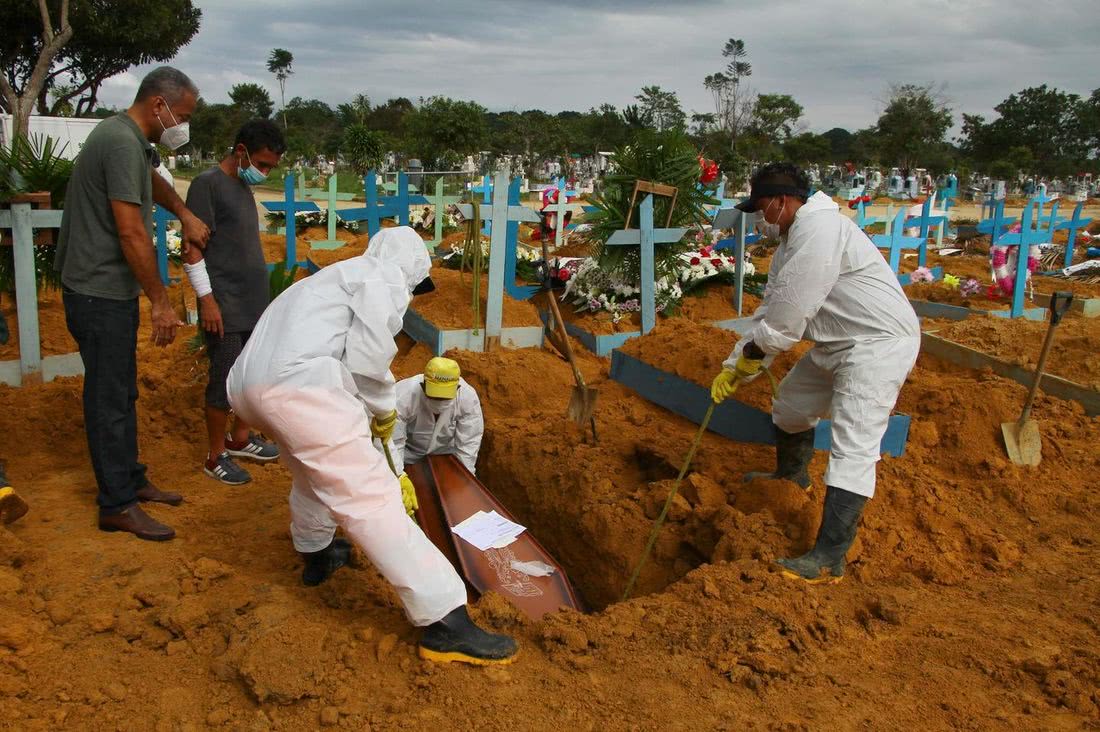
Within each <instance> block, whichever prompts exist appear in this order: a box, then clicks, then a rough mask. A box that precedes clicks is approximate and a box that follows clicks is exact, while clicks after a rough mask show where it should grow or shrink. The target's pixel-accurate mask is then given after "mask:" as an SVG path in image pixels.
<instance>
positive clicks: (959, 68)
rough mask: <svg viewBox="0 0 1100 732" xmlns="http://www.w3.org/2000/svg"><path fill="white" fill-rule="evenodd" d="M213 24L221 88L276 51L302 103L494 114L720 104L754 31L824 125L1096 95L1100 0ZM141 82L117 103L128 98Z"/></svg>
mask: <svg viewBox="0 0 1100 732" xmlns="http://www.w3.org/2000/svg"><path fill="white" fill-rule="evenodd" d="M197 4H198V5H199V6H200V7H201V8H202V10H203V20H202V27H201V29H200V31H199V34H198V35H197V36H196V38H195V40H194V41H192V43H191V45H189V46H188V47H187V48H185V49H183V50H182V51H181V52H180V54H179V55H178V56H177V57H176V58H175V59H174V60H173V62H172V63H173V65H175V66H178V67H179V68H181V69H183V70H184V71H186V72H188V73H189V74H190V75H191V76H192V77H193V78H194V79H195V80H196V82H198V83H199V85H200V88H201V89H202V92H203V96H204V97H206V98H207V99H208V100H210V101H225V100H226V99H227V98H228V91H229V88H230V87H231V86H232V85H233V84H235V83H239V82H241V81H251V82H256V83H260V84H262V85H263V86H265V87H266V88H267V89H268V90H269V91H270V92H271V94H272V98H274V99H278V86H277V84H276V83H275V80H274V79H273V78H272V76H271V75H270V74H269V73H268V72H267V69H266V60H267V56H268V54H269V53H270V51H271V49H272V48H276V47H280V48H286V49H289V50H290V51H291V52H292V53H293V54H294V67H293V68H294V75H293V76H291V77H290V79H289V80H288V82H287V98H288V100H289V99H290V98H291V97H294V96H301V97H304V98H318V99H322V100H324V101H326V102H328V103H329V104H333V105H335V104H338V103H340V102H343V101H346V100H347V99H349V98H350V97H351V96H353V95H354V94H357V93H366V94H367V95H368V96H370V98H371V99H372V100H374V101H376V102H381V101H384V100H385V99H387V98H390V97H396V96H405V97H409V98H411V99H414V100H415V99H417V98H418V97H428V96H431V95H434V94H445V95H448V96H452V97H457V98H464V99H473V100H475V101H478V102H480V103H481V104H483V105H485V106H487V107H488V108H490V109H494V110H504V109H531V108H541V109H545V110H547V111H550V112H556V111H560V110H563V109H578V110H584V109H588V108H589V107H593V106H598V105H599V104H600V103H602V102H610V103H612V104H615V105H616V106H618V107H620V108H621V107H622V106H623V105H626V104H629V103H631V102H632V101H633V97H634V95H635V94H637V93H638V90H639V89H640V88H641V87H642V86H643V85H646V84H659V85H660V86H662V87H664V88H666V89H672V90H674V91H676V92H677V93H678V94H679V97H680V100H681V102H682V104H683V106H684V108H685V109H687V110H688V111H689V112H690V111H698V112H705V111H708V110H710V109H711V107H712V102H711V100H710V95H709V93H708V92H707V91H706V90H705V89H704V88H703V85H702V80H703V77H704V76H706V75H707V74H709V73H713V72H714V71H717V70H719V69H721V68H722V67H723V65H724V63H725V60H724V59H723V58H722V57H721V49H722V46H723V44H724V43H725V41H726V39H727V38H729V37H731V36H732V37H737V38H742V39H744V41H745V43H746V47H747V50H748V56H749V60H750V61H751V62H752V64H753V74H752V76H751V78H750V79H749V83H750V84H751V85H752V87H753V88H755V89H756V90H757V91H760V92H769V93H770V92H776V93H785V94H791V95H792V96H793V97H794V98H795V99H796V100H797V101H798V102H799V103H800V104H802V105H803V107H804V108H805V110H806V115H805V118H804V120H803V121H804V122H805V124H807V125H808V126H809V128H810V129H813V130H817V131H823V130H826V129H828V128H831V127H835V126H840V127H845V128H848V129H858V128H860V127H865V126H867V125H869V124H872V123H873V122H874V121H875V119H877V116H878V114H879V112H880V111H881V102H880V100H881V99H882V97H883V96H884V93H885V91H886V89H887V87H888V85H889V84H890V83H892V82H899V83H907V82H915V83H927V82H934V83H944V84H946V87H945V91H946V95H947V97H948V100H949V102H950V104H951V106H952V108H953V109H954V110H955V112H956V119H958V118H959V117H961V114H960V113H961V112H967V113H980V114H985V115H986V116H987V117H989V116H992V114H993V112H992V107H993V106H994V105H995V104H997V103H998V102H1000V101H1001V100H1002V99H1004V98H1005V97H1007V96H1008V95H1009V94H1010V93H1012V92H1015V91H1019V90H1020V89H1023V88H1025V87H1027V86H1031V85H1035V84H1042V83H1047V84H1050V85H1053V86H1057V87H1059V88H1061V89H1064V90H1067V91H1072V92H1077V93H1080V94H1088V93H1089V92H1091V90H1092V89H1093V88H1095V87H1096V86H1100V82H1097V81H1096V75H1095V62H1096V52H1095V38H1096V37H1097V36H1098V35H1100V13H1097V12H1096V8H1095V0H1062V2H1060V3H1058V4H1047V5H1045V6H1043V8H1042V9H1041V11H1038V10H1036V6H1035V5H1034V4H1033V3H1030V2H1024V1H1023V0H1004V1H1002V2H994V1H993V0H926V1H925V2H922V3H884V2H871V1H870V0H848V1H847V2H840V1H839V0H819V1H818V2H814V3H810V2H806V1H805V0H797V1H796V0H786V1H782V0H781V1H776V0H771V1H770V2H764V1H763V0H736V1H734V0H672V1H669V0H539V1H536V0H480V1H479V2H476V3H458V2H447V1H446V0H371V2H362V0H315V1H313V2H303V1H301V0H275V1H273V0H237V1H236V2H233V3H226V2H220V1H218V2H214V1H212V0H211V1H204V0H197ZM146 70H147V68H145V67H142V68H139V69H135V70H133V71H131V72H128V73H127V75H125V79H126V81H125V82H123V81H118V82H114V83H112V84H111V85H108V86H105V88H104V91H103V97H102V100H103V101H104V102H105V103H108V104H114V105H120V106H124V105H125V104H127V103H128V102H129V96H130V95H132V87H133V84H132V83H131V81H130V78H131V77H132V78H133V79H137V78H140V76H141V74H143V73H144V72H145V71H146Z"/></svg>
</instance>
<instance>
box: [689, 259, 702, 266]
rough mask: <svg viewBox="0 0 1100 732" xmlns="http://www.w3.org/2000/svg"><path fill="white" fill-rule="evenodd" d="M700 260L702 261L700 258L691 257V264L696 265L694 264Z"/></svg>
mask: <svg viewBox="0 0 1100 732" xmlns="http://www.w3.org/2000/svg"><path fill="white" fill-rule="evenodd" d="M700 261H702V260H700V259H699V257H692V258H691V264H692V265H693V266H694V265H696V264H699V262H700Z"/></svg>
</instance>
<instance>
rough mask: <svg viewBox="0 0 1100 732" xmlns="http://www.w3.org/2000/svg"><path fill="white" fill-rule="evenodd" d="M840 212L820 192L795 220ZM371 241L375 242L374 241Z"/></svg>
mask: <svg viewBox="0 0 1100 732" xmlns="http://www.w3.org/2000/svg"><path fill="white" fill-rule="evenodd" d="M839 210H840V206H838V205H837V203H836V201H834V200H833V199H831V198H829V196H827V195H825V194H824V193H822V192H821V191H818V192H817V193H815V194H813V195H812V196H810V197H809V198H807V199H806V203H804V204H802V205H801V206H800V207H799V209H798V211H797V212H796V213H795V220H796V221H797V220H798V218H799V217H800V216H809V215H810V214H812V213H817V212H818V211H839ZM371 241H374V240H373V239H372V240H371Z"/></svg>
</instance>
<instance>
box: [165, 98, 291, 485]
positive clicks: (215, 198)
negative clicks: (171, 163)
mask: <svg viewBox="0 0 1100 732" xmlns="http://www.w3.org/2000/svg"><path fill="white" fill-rule="evenodd" d="M285 151H286V142H284V140H283V133H282V131H281V130H280V129H279V127H278V125H276V124H275V123H274V122H272V121H271V120H266V119H256V120H252V121H251V122H248V123H246V124H245V125H244V126H243V127H241V129H240V130H239V131H238V132H237V139H236V141H235V142H234V143H233V149H232V150H231V151H230V153H229V154H228V155H227V156H226V157H225V158H224V159H223V160H222V161H221V163H219V164H218V166H217V167H215V168H211V169H210V170H207V171H206V172H204V173H202V174H200V175H198V176H197V177H196V178H195V180H193V181H191V187H190V188H188V190H187V207H188V208H190V209H191V210H192V211H194V212H195V215H196V216H198V217H199V218H200V219H202V220H203V221H204V222H205V223H206V225H207V226H209V227H210V241H209V243H208V244H207V247H206V250H205V251H204V252H202V253H200V252H199V251H198V250H197V249H192V250H191V251H190V252H189V253H188V254H187V255H186V256H185V257H184V262H185V263H184V269H185V270H186V272H187V276H188V278H189V279H190V280H191V284H192V286H193V287H194V288H195V293H196V294H197V295H198V296H199V311H200V317H201V322H202V327H203V330H204V331H205V332H206V349H207V355H208V356H209V363H210V373H209V377H208V381H207V386H206V430H207V437H208V439H209V441H210V452H209V453H207V456H206V462H205V464H204V465H203V472H205V473H206V474H207V475H209V476H210V477H211V478H214V479H215V480H219V481H221V482H222V483H225V484H226V485H240V484H242V483H247V482H248V481H250V480H252V477H251V476H250V475H249V474H248V472H247V471H246V470H245V469H244V468H242V467H241V466H240V465H238V464H237V463H236V462H235V461H234V460H233V458H246V459H249V460H254V461H257V462H264V463H266V462H271V461H272V460H276V459H278V457H279V449H278V448H277V447H276V446H275V444H274V443H271V442H268V441H266V440H263V439H261V438H260V437H259V436H258V435H254V434H252V432H251V429H250V428H249V425H248V424H247V423H246V422H245V421H244V420H243V419H241V417H240V415H237V417H236V420H235V422H234V425H233V431H232V433H231V434H227V433H226V427H228V424H229V400H228V398H227V397H226V393H225V379H226V377H227V376H229V369H231V368H232V367H233V363H234V362H235V361H236V360H237V356H239V355H241V350H242V349H243V348H244V344H245V343H247V342H248V336H249V335H251V333H252V329H253V328H254V327H255V326H256V321H258V320H259V319H260V315H262V314H263V312H264V308H266V307H267V304H268V299H269V292H270V287H269V285H268V274H267V263H266V262H264V253H263V248H262V247H261V245H260V222H259V216H258V215H257V213H256V199H255V197H254V196H253V195H252V188H251V187H252V186H254V185H256V184H258V183H262V182H263V181H264V179H266V178H267V176H268V174H269V173H270V172H271V171H272V169H274V168H275V166H277V165H278V164H279V158H281V157H282V155H283V153H284V152H285Z"/></svg>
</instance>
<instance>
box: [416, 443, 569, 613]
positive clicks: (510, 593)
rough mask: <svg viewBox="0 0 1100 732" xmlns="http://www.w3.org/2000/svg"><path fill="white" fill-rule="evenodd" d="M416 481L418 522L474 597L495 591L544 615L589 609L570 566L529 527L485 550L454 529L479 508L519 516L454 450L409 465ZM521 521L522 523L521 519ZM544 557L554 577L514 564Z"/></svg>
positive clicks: (524, 610) (527, 610)
mask: <svg viewBox="0 0 1100 732" xmlns="http://www.w3.org/2000/svg"><path fill="white" fill-rule="evenodd" d="M405 471H406V472H407V473H408V474H409V478H411V479H412V482H413V485H415V486H416V499H417V501H418V502H419V504H420V509H419V510H418V511H417V515H416V518H417V521H419V522H420V526H421V528H422V529H423V530H424V533H425V534H427V536H428V538H429V539H431V540H432V543H433V544H435V545H436V546H437V547H439V549H440V551H442V552H443V553H444V554H445V555H446V556H447V558H448V559H449V560H450V561H451V564H453V565H454V567H455V569H456V570H458V573H459V574H460V575H462V577H463V579H464V580H465V581H466V586H467V588H468V590H469V592H470V595H471V599H474V600H476V599H477V598H478V597H480V596H481V595H482V594H483V593H485V592H488V591H489V590H492V591H494V592H496V593H498V594H499V595H501V596H502V597H504V598H506V599H507V600H508V601H509V602H511V603H512V604H513V605H515V606H516V608H517V609H519V610H520V611H521V612H522V613H523V614H524V615H526V616H528V617H529V618H531V619H532V620H538V619H539V618H541V617H542V616H543V615H545V614H547V613H551V612H554V611H556V610H558V609H560V608H562V607H569V608H573V609H574V610H579V611H581V612H584V610H585V608H584V605H583V603H582V602H581V600H580V598H579V597H578V596H577V594H576V592H574V590H573V587H572V585H570V583H569V578H568V577H567V576H566V574H565V569H564V568H563V567H562V566H561V565H560V564H558V562H557V561H556V560H555V559H554V557H552V556H551V555H550V552H548V551H546V549H544V548H543V547H542V545H541V544H539V543H538V541H536V540H535V538H534V537H533V536H531V532H530V531H525V532H523V533H522V534H520V535H519V537H518V538H517V539H516V540H515V541H514V542H513V543H512V544H509V545H508V546H507V547H505V548H503V549H487V550H486V551H481V550H480V549H478V548H477V547H475V546H474V545H473V544H470V543H468V542H466V541H465V540H464V539H462V538H460V537H459V536H458V535H457V534H455V533H454V532H452V531H451V527H452V526H457V525H458V524H459V523H461V522H462V521H464V520H466V519H467V518H469V517H470V516H471V515H473V514H475V513H477V512H478V511H487V512H488V511H496V512H497V513H498V514H500V515H501V516H504V517H505V518H508V519H510V520H512V521H515V520H516V519H515V517H514V516H513V515H512V514H511V513H509V511H508V509H506V508H505V507H504V506H503V505H502V504H501V503H500V501H498V500H497V499H496V498H495V497H494V496H493V494H492V493H490V492H489V490H488V489H487V488H486V487H485V486H483V485H482V484H481V483H480V482H479V481H478V479H477V478H476V477H475V476H474V475H472V474H471V473H470V471H469V470H467V469H466V467H465V466H464V465H463V464H462V463H461V462H459V460H458V458H456V457H455V456H454V455H431V456H429V457H428V458H426V459H424V460H422V461H420V462H418V463H415V464H413V465H406V466H405ZM517 523H518V522H517ZM513 559H515V560H518V561H521V562H529V561H533V560H537V561H542V562H545V563H546V564H549V565H550V566H552V567H554V569H555V571H554V573H553V574H552V575H550V576H549V577H531V576H529V575H526V574H524V573H522V572H520V571H518V570H515V569H513V568H512V567H511V561H512V560H513Z"/></svg>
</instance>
